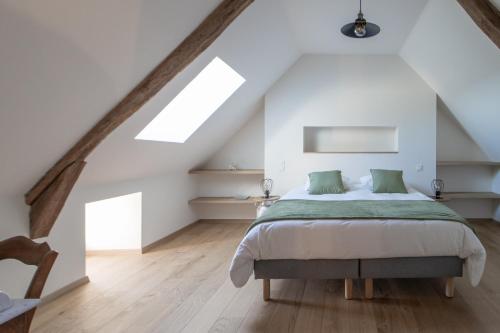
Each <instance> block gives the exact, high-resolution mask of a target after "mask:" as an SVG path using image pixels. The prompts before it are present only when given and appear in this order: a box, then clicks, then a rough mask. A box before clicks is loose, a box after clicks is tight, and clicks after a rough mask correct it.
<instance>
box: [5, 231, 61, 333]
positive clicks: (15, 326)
mask: <svg viewBox="0 0 500 333" xmlns="http://www.w3.org/2000/svg"><path fill="white" fill-rule="evenodd" d="M57 254H58V253H57V252H56V251H52V250H51V249H50V247H49V245H48V244H47V243H41V244H40V243H35V242H33V241H32V240H31V239H29V238H26V237H24V236H17V237H13V238H9V239H6V240H3V241H0V260H4V259H16V260H19V261H21V262H22V263H24V264H26V265H34V266H37V270H36V271H35V274H34V275H33V278H32V280H31V283H30V285H29V287H28V290H27V291H26V295H25V298H27V299H28V298H30V299H33V298H34V299H38V298H40V295H41V294H42V290H43V287H44V286H45V282H46V281H47V277H48V276H49V273H50V270H51V269H52V265H53V264H54V261H55V260H56V258H57ZM35 310H36V308H33V309H31V310H29V311H27V312H25V313H23V314H21V315H19V316H17V317H15V318H13V319H11V320H9V321H8V322H6V323H4V324H2V325H0V332H2V333H3V332H6V333H7V332H9V333H10V332H16V333H18V332H29V329H30V325H31V321H32V320H33V316H34V315H35Z"/></svg>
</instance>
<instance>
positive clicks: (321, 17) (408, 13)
mask: <svg viewBox="0 0 500 333" xmlns="http://www.w3.org/2000/svg"><path fill="white" fill-rule="evenodd" d="M279 1H280V2H281V3H282V4H283V9H284V11H285V13H286V16H287V18H288V20H289V22H290V25H291V28H292V31H293V34H294V36H295V39H296V41H297V44H298V45H299V47H300V49H301V51H302V52H303V53H318V54H325V53H327V54H329V53H332V54H396V53H398V51H399V49H400V48H401V46H402V45H403V43H404V41H405V40H406V37H407V36H408V34H409V32H410V31H411V29H412V28H413V26H414V25H415V22H416V21H417V19H418V17H419V15H420V13H421V11H422V9H423V8H424V7H425V4H426V3H427V0H364V1H363V12H364V14H365V18H366V19H367V20H368V21H369V22H373V23H376V24H378V25H379V26H380V27H381V32H380V34H378V35H377V36H375V37H372V38H368V39H355V38H349V37H346V36H344V35H342V34H341V33H340V28H341V27H342V26H343V25H344V24H346V23H350V22H353V21H354V19H355V18H356V16H357V13H358V10H359V2H358V1H356V0H307V1H305V0H279ZM445 1H452V0H445Z"/></svg>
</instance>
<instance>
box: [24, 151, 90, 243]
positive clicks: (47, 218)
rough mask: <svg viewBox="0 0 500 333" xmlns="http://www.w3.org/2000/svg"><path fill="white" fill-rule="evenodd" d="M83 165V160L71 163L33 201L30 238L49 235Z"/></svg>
mask: <svg viewBox="0 0 500 333" xmlns="http://www.w3.org/2000/svg"><path fill="white" fill-rule="evenodd" d="M84 166H85V162H84V161H76V162H73V163H71V164H70V165H69V166H67V167H66V169H64V170H63V172H61V173H60V174H59V175H58V176H57V177H56V179H55V180H54V181H53V182H52V183H51V184H50V186H49V187H47V188H46V189H45V191H43V192H42V194H40V195H39V196H38V197H37V198H36V200H35V202H33V204H32V205H31V210H30V237H31V238H40V237H46V236H48V235H49V233H50V230H51V229H52V226H53V225H54V223H55V222H56V219H57V217H58V216H59V213H60V212H61V210H62V208H63V207H64V203H65V202H66V199H67V198H68V196H69V193H70V192H71V189H72V188H73V186H74V185H75V183H76V181H77V180H78V177H79V176H80V173H81V172H82V170H83V167H84Z"/></svg>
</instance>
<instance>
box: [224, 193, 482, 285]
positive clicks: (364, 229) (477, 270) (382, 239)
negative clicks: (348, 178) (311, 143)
mask: <svg viewBox="0 0 500 333" xmlns="http://www.w3.org/2000/svg"><path fill="white" fill-rule="evenodd" d="M291 199H302V200H431V199H429V198H428V197H427V196H425V195H424V194H422V193H420V192H418V191H416V190H413V189H410V190H409V193H408V194H386V193H384V194H375V193H372V192H371V191H370V190H368V189H363V188H360V189H355V190H351V191H348V192H346V193H343V194H325V195H309V194H308V193H307V191H306V190H305V189H304V188H296V189H293V190H291V191H290V192H288V193H287V194H286V195H285V196H283V197H282V198H281V200H291ZM427 256H458V257H460V258H463V259H465V272H466V274H467V276H468V277H469V280H470V283H471V284H472V285H473V286H476V285H477V284H478V283H479V281H480V280H481V276H482V274H483V270H484V264H485V261H486V251H485V250H484V247H483V245H482V244H481V242H480V241H479V239H478V238H477V237H476V235H475V234H474V232H473V231H472V230H471V229H470V228H468V227H467V226H466V225H464V224H462V223H458V222H452V221H440V220H425V221H415V220H299V221H297V220H295V221H290V220H288V221H286V220H285V221H277V222H267V223H262V224H260V225H258V226H256V227H254V228H253V229H252V230H250V232H249V233H248V234H247V235H245V237H244V238H243V240H242V241H241V243H240V244H239V246H238V248H237V250H236V253H235V255H234V258H233V261H232V263H231V268H230V276H231V280H232V281H233V283H234V285H235V286H236V287H242V286H243V285H245V283H246V282H247V281H248V279H249V277H250V276H251V275H252V273H253V262H254V260H262V259H364V258H395V257H427Z"/></svg>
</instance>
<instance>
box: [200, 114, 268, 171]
mask: <svg viewBox="0 0 500 333" xmlns="http://www.w3.org/2000/svg"><path fill="white" fill-rule="evenodd" d="M230 163H236V165H238V167H239V168H241V169H263V168H264V105H262V108H261V109H260V110H259V111H257V112H256V113H255V114H254V115H253V116H252V117H251V118H250V119H249V120H248V121H247V122H246V123H245V124H244V125H243V126H242V127H241V128H240V129H239V130H238V132H236V134H235V135H233V136H232V137H231V138H229V139H228V141H227V142H226V143H225V144H224V146H222V147H221V149H219V151H217V152H216V153H215V154H214V155H213V156H212V157H211V158H210V160H209V161H208V162H207V163H206V164H205V167H206V168H211V169H227V168H228V167H229V164H230Z"/></svg>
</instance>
